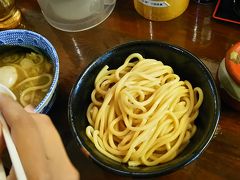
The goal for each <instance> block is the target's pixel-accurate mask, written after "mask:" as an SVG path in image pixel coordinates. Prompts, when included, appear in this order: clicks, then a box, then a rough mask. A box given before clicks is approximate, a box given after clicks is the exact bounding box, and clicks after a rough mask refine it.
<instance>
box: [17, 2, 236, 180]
mask: <svg viewBox="0 0 240 180" xmlns="http://www.w3.org/2000/svg"><path fill="white" fill-rule="evenodd" d="M17 6H18V8H19V9H20V10H21V12H22V15H23V19H22V23H21V25H20V26H19V27H18V28H24V29H29V30H32V31H35V32H37V33H40V34H42V35H43V36H45V37H46V38H47V39H49V41H50V42H51V43H52V44H53V45H54V47H55V48H56V50H57V53H58V56H59V59H60V79H59V88H58V95H57V99H56V101H55V103H54V106H53V107H52V109H51V110H50V112H49V116H50V117H51V118H52V120H53V122H54V124H55V126H56V127H57V129H58V131H59V132H60V134H61V137H62V139H63V142H64V145H65V147H66V149H67V152H68V154H69V157H70V158H71V160H72V162H73V163H74V165H75V166H76V168H77V169H78V170H79V172H80V174H81V179H107V178H111V179H134V178H132V177H122V176H119V175H116V174H113V173H111V172H108V171H106V170H105V169H103V168H101V167H99V166H98V165H96V164H95V163H94V162H92V161H91V160H90V159H87V158H86V157H85V156H84V155H83V154H82V153H81V152H80V150H79V149H80V148H79V147H78V146H77V144H76V143H75V141H74V139H73V136H72V134H71V131H70V127H69V125H68V117H67V104H68V98H69V94H70V91H71V88H72V87H73V85H74V83H75V82H76V81H77V79H78V77H79V75H80V74H81V72H82V71H83V70H84V69H85V68H86V66H87V65H88V64H90V63H91V62H92V61H93V60H95V59H96V58H97V57H99V56H100V55H101V54H103V53H104V52H106V51H107V50H109V49H111V48H112V47H114V46H116V45H119V44H122V43H126V42H129V41H133V40H151V39H152V40H159V41H163V42H167V43H170V44H174V45H177V46H181V47H183V48H185V49H187V50H189V51H190V52H192V53H193V54H195V55H196V56H198V57H199V58H201V59H202V60H203V62H204V63H205V64H206V66H207V67H208V68H209V69H210V71H211V73H212V74H213V76H215V75H216V72H217V68H218V66H219V63H220V61H221V60H222V58H223V57H224V55H225V52H226V50H227V49H228V48H229V47H230V46H231V45H232V44H233V43H235V42H236V41H238V40H239V39H240V26H239V25H237V24H233V23H226V22H221V21H218V20H215V19H213V18H212V14H213V11H214V7H215V4H208V5H202V4H197V3H195V2H193V1H190V4H189V6H188V8H187V10H186V11H185V12H184V13H183V14H182V15H181V16H179V17H177V18H176V19H174V20H171V21H167V22H154V21H149V20H146V19H144V18H143V17H142V16H140V15H139V14H138V13H137V12H136V11H135V9H134V5H133V1H130V0H118V1H117V3H116V6H115V9H114V11H113V12H112V14H111V15H110V16H109V17H108V18H107V19H106V20H105V21H104V22H103V23H101V24H100V25H98V26H96V27H94V28H92V29H89V30H86V31H82V32H74V33H69V32H63V31H60V30H57V29H55V28H53V27H52V26H50V25H49V24H48V23H47V22H46V20H45V19H44V17H43V15H42V13H41V10H40V8H39V6H38V4H37V1H36V0H28V1H25V0H17ZM203 178H206V179H240V116H239V112H236V111H234V110H232V109H231V108H229V107H228V106H227V105H225V104H224V103H223V102H222V112H221V117H220V122H219V126H218V130H217V133H216V134H215V136H214V138H213V139H212V141H211V142H210V144H209V146H208V147H207V149H206V150H205V151H204V152H203V154H202V155H201V156H200V157H199V158H198V159H197V160H195V161H194V162H192V163H191V164H189V165H187V166H185V167H184V168H182V169H180V170H177V171H175V172H173V173H171V174H168V175H165V176H161V177H154V178H152V179H203Z"/></svg>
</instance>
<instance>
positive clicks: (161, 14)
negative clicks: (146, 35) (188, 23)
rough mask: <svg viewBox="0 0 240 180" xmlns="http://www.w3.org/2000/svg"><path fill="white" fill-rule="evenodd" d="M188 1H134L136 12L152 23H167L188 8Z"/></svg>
mask: <svg viewBox="0 0 240 180" xmlns="http://www.w3.org/2000/svg"><path fill="white" fill-rule="evenodd" d="M188 4H189V0H165V1H161V0H134V7H135V9H136V11H137V12H138V13H139V14H140V15H142V16H143V17H144V18H146V19H149V20H153V21H168V20H171V19H174V18H176V17H178V16H179V15H181V14H182V13H183V12H184V11H185V10H186V9H187V7H188Z"/></svg>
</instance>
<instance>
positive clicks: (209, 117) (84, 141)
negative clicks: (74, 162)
mask: <svg viewBox="0 0 240 180" xmlns="http://www.w3.org/2000/svg"><path fill="white" fill-rule="evenodd" d="M135 52H138V53H140V54H142V55H143V57H145V58H154V59H157V60H161V61H162V62H163V63H164V64H166V65H170V66H171V67H172V68H173V70H174V73H176V74H178V75H179V76H180V78H181V79H182V80H183V79H184V80H189V81H190V83H191V84H192V85H193V87H196V86H198V87H201V88H202V90H203V93H204V101H203V104H202V106H201V108H200V113H199V116H198V118H197V119H196V120H195V122H196V125H197V128H198V129H197V132H196V134H195V135H194V136H193V137H192V139H191V142H190V143H189V144H188V146H187V147H186V148H185V149H184V151H182V152H181V153H180V154H179V155H178V156H177V157H176V158H175V159H174V160H172V161H170V162H167V163H164V164H160V165H157V166H153V167H128V165H125V164H121V163H118V162H115V161H113V160H111V159H109V158H108V157H106V156H104V155H103V154H101V153H100V152H99V151H98V150H97V149H96V148H95V146H94V144H93V143H92V142H91V141H90V140H89V139H88V137H87V136H86V133H85V129H86V127H87V126H88V121H87V117H86V111H87V107H88V105H89V104H90V101H91V96H90V95H91V92H92V90H93V88H94V80H95V78H96V76H97V74H98V73H99V71H100V70H101V69H102V68H103V67H104V65H106V64H107V65H108V66H109V67H110V68H117V67H119V66H120V65H122V64H123V62H124V61H125V59H126V58H127V56H129V55H130V54H131V53H135ZM68 116H69V122H70V126H71V129H72V132H73V135H74V138H75V139H76V141H77V143H78V145H79V146H80V147H81V148H82V150H83V151H84V152H85V154H87V155H88V156H89V157H90V158H91V159H93V161H95V162H96V163H97V164H99V165H101V166H102V167H104V168H106V169H108V170H111V171H113V172H115V173H118V174H121V175H131V176H137V177H140V176H141V177H146V176H153V175H162V174H166V173H169V172H172V171H174V170H177V169H179V168H180V167H183V166H185V165H187V164H189V163H190V162H192V161H193V160H195V159H196V158H198V157H199V155H200V154H201V153H202V152H203V150H204V149H205V148H206V147H207V145H208V144H209V142H210V140H211V139H212V137H213V135H214V132H215V130H216V127H217V124H218V121H219V117H220V98H219V95H218V92H217V88H216V85H215V82H214V79H213V77H212V75H211V73H210V72H209V70H208V68H207V67H206V66H205V65H204V64H203V63H202V62H201V60H200V59H199V58H197V57H196V56H194V55H192V54H191V53H190V52H189V51H187V50H185V49H183V48H180V47H177V46H174V45H170V44H166V43H162V42H158V41H135V42H129V43H127V44H123V45H120V46H118V47H115V48H113V49H112V50H110V51H108V52H106V53H105V54H104V55H102V56H101V57H99V58H98V59H96V61H94V62H93V63H92V64H90V65H89V66H88V67H87V69H86V70H85V71H84V72H83V73H82V74H81V75H80V77H79V79H78V81H77V82H76V84H75V85H74V87H73V89H72V91H71V94H70V98H69V104H68ZM79 163H81V162H79Z"/></svg>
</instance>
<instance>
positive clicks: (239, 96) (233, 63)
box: [217, 42, 240, 111]
mask: <svg viewBox="0 0 240 180" xmlns="http://www.w3.org/2000/svg"><path fill="white" fill-rule="evenodd" d="M217 80H218V82H219V89H220V94H221V98H222V100H223V101H224V102H225V103H227V104H228V105H229V106H230V107H232V108H233V109H235V110H238V111H240V42H237V43H236V44H234V45H233V46H232V47H230V48H229V50H228V51H227V53H226V56H225V58H224V59H223V60H222V62H221V63H220V65H219V68H218V73H217Z"/></svg>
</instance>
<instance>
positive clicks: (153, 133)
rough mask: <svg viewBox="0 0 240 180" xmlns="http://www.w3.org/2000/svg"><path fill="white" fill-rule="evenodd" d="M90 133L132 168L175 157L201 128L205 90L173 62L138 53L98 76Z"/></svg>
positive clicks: (101, 147)
mask: <svg viewBox="0 0 240 180" xmlns="http://www.w3.org/2000/svg"><path fill="white" fill-rule="evenodd" d="M91 99H92V103H91V104H90V105H89V107H88V110H87V118H88V121H89V124H90V125H89V126H88V127H87V128H86V134H87V136H88V137H89V139H90V140H91V141H92V142H93V143H94V144H95V146H96V148H97V149H98V150H99V151H100V152H101V153H103V154H104V155H106V156H107V157H109V158H111V159H113V160H115V161H118V162H121V163H128V165H129V166H139V165H145V166H154V165H157V164H160V163H165V162H168V161H170V160H172V159H173V158H175V157H176V156H177V155H178V154H179V153H180V152H181V151H182V150H183V149H184V148H185V147H186V145H187V144H188V143H189V141H190V138H191V137H192V136H193V135H194V133H195V132H196V130H197V127H196V125H195V124H194V120H195V119H196V117H197V116H198V113H199V107H200V106H201V104H202V101H203V92H202V90H201V89H200V88H199V87H195V88H193V87H192V86H191V84H190V83H189V82H188V81H182V80H180V77H179V76H178V75H176V74H174V72H173V69H172V68H171V67H170V66H167V65H164V64H163V63H162V62H161V61H158V60H155V59H145V58H143V57H142V55H140V54H138V53H134V54H131V55H130V56H128V57H127V59H126V60H125V62H124V64H123V65H122V66H120V67H119V68H117V69H112V70H109V69H108V66H105V67H104V68H103V69H102V70H101V71H100V72H99V74H98V76H97V77H96V79H95V89H94V90H93V91H92V95H91Z"/></svg>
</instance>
